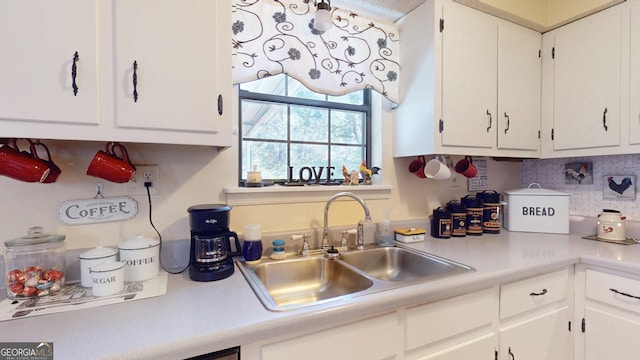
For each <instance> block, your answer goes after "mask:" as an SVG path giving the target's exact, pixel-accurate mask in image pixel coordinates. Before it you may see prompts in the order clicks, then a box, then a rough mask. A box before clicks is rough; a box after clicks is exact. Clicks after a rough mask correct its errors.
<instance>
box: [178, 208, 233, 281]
mask: <svg viewBox="0 0 640 360" xmlns="http://www.w3.org/2000/svg"><path fill="white" fill-rule="evenodd" d="M187 211H188V212H189V225H190V227H191V253H190V257H189V277H190V278H191V280H195V281H214V280H220V279H224V278H227V277H229V276H231V274H233V271H234V266H233V257H234V256H238V255H241V254H242V250H241V248H240V242H239V241H238V235H237V234H236V233H235V232H233V231H229V212H230V211H231V206H228V205H225V204H202V205H194V206H191V207H190V208H189V209H188V210H187ZM231 238H233V239H234V240H235V251H233V250H232V249H231Z"/></svg>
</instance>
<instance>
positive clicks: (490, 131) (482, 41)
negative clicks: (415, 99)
mask: <svg viewBox="0 0 640 360" xmlns="http://www.w3.org/2000/svg"><path fill="white" fill-rule="evenodd" d="M443 19H444V26H443V31H442V32H441V33H440V34H441V36H442V115H441V119H442V120H441V121H442V131H441V132H440V133H441V136H442V146H443V147H446V146H458V147H467V146H469V147H479V148H488V149H491V148H493V147H495V144H496V131H495V130H496V129H497V126H498V124H497V121H496V106H497V103H496V96H497V92H498V83H497V81H496V79H497V77H498V66H497V63H498V59H497V57H498V42H497V38H498V24H497V22H496V19H495V18H493V17H492V16H488V15H485V14H483V13H480V12H478V11H477V10H474V9H472V8H469V7H466V6H462V5H458V4H455V3H451V4H446V5H445V6H444V9H443ZM400 39H401V41H402V37H401V38H400ZM409 76H410V74H409ZM400 106H402V105H400Z"/></svg>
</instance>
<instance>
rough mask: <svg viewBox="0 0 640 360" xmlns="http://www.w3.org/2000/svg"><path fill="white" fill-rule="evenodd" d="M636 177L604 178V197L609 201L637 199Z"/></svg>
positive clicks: (610, 176) (608, 176) (609, 176)
mask: <svg viewBox="0 0 640 360" xmlns="http://www.w3.org/2000/svg"><path fill="white" fill-rule="evenodd" d="M635 182H636V177H635V176H633V175H622V176H612V175H607V176H605V177H604V193H603V195H604V197H605V198H607V199H620V198H623V199H635V197H636V195H635Z"/></svg>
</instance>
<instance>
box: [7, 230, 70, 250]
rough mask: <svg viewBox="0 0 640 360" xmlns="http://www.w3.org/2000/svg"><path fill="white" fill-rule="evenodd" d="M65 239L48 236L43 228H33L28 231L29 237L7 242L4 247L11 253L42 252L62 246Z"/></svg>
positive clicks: (59, 235) (52, 235)
mask: <svg viewBox="0 0 640 360" xmlns="http://www.w3.org/2000/svg"><path fill="white" fill-rule="evenodd" d="M64 239H65V236H64V235H62V234H47V233H45V232H44V230H43V229H42V226H33V227H30V228H29V229H28V230H27V236H23V237H19V238H16V239H12V240H7V241H5V242H4V246H5V247H6V248H7V250H9V251H14V250H15V251H31V250H42V249H48V248H52V247H58V246H61V245H62V244H63V242H64Z"/></svg>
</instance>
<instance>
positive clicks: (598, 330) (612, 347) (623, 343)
mask: <svg viewBox="0 0 640 360" xmlns="http://www.w3.org/2000/svg"><path fill="white" fill-rule="evenodd" d="M585 319H586V331H585V360H602V359H640V347H638V334H640V321H639V320H638V318H637V317H632V316H618V315H614V314H610V313H607V312H605V311H602V310H598V309H594V308H591V307H589V306H587V308H586V310H585Z"/></svg>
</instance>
